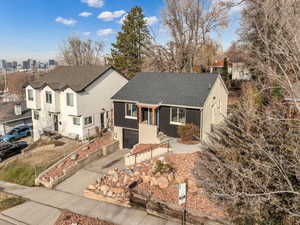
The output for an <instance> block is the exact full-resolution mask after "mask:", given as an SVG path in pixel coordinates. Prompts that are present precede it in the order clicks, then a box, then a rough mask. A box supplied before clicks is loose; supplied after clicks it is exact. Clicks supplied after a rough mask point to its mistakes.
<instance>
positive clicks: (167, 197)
mask: <svg viewBox="0 0 300 225" xmlns="http://www.w3.org/2000/svg"><path fill="white" fill-rule="evenodd" d="M198 154H201V153H198V152H196V153H192V154H172V155H167V156H165V158H166V160H167V161H169V162H170V163H171V164H172V166H173V167H174V168H175V170H176V175H175V176H176V180H177V182H178V183H181V182H184V180H187V182H188V193H187V205H186V207H187V209H193V210H196V211H201V212H205V213H207V214H209V215H212V216H221V217H222V216H224V215H225V214H224V211H223V210H222V209H221V208H219V207H218V206H217V205H216V204H214V203H213V202H212V201H210V200H209V199H208V197H207V196H206V195H205V193H204V191H203V189H202V188H199V187H197V185H196V179H195V178H194V176H193V174H192V169H193V168H194V167H195V163H197V162H198V159H199V157H198ZM149 169H151V166H146V167H144V168H143V169H142V170H145V171H147V170H149ZM137 190H140V191H141V192H143V193H151V194H152V197H153V198H154V199H156V200H159V201H162V202H169V203H173V204H176V205H179V204H178V184H174V185H169V187H167V188H166V189H160V188H159V187H157V186H151V185H150V184H149V183H145V182H143V183H141V184H139V185H138V186H137Z"/></svg>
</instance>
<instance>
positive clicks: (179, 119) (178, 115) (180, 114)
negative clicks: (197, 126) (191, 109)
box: [170, 107, 186, 125]
mask: <svg viewBox="0 0 300 225" xmlns="http://www.w3.org/2000/svg"><path fill="white" fill-rule="evenodd" d="M185 121H186V109H183V108H176V107H171V108H170V124H174V125H184V124H185Z"/></svg>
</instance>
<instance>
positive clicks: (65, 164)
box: [41, 136, 113, 182]
mask: <svg viewBox="0 0 300 225" xmlns="http://www.w3.org/2000/svg"><path fill="white" fill-rule="evenodd" d="M112 142H113V139H112V138H111V136H105V137H102V138H97V139H96V140H95V141H94V142H92V143H90V144H88V145H87V146H83V147H81V148H80V149H79V150H78V151H77V152H76V154H77V159H76V160H72V159H71V156H69V157H67V158H65V160H63V161H62V162H61V163H59V164H58V165H56V166H55V167H53V168H52V169H50V170H49V171H48V172H47V173H45V174H44V175H43V176H42V177H41V179H42V180H46V181H48V182H49V181H50V177H60V176H63V175H64V173H63V170H64V169H66V168H69V167H71V166H72V165H74V164H75V163H76V162H77V161H79V160H81V159H83V158H85V157H87V156H88V154H90V153H92V152H94V151H97V150H98V149H99V148H101V146H104V145H107V144H110V143H112ZM74 154H75V153H74Z"/></svg>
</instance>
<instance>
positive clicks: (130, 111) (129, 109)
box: [125, 103, 137, 119]
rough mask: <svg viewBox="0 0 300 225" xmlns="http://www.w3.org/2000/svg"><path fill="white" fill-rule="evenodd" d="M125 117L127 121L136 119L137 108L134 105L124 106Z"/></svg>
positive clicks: (127, 104)
mask: <svg viewBox="0 0 300 225" xmlns="http://www.w3.org/2000/svg"><path fill="white" fill-rule="evenodd" d="M125 117H126V118H128V119H137V107H136V104H131V103H126V104H125Z"/></svg>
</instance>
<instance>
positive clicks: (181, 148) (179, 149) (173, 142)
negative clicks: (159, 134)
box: [166, 138, 201, 154]
mask: <svg viewBox="0 0 300 225" xmlns="http://www.w3.org/2000/svg"><path fill="white" fill-rule="evenodd" d="M166 140H168V141H169V143H170V146H171V148H172V150H173V153H174V154H183V153H194V152H198V151H201V144H195V145H186V144H181V143H179V142H178V141H177V139H176V138H167V139H166Z"/></svg>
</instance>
